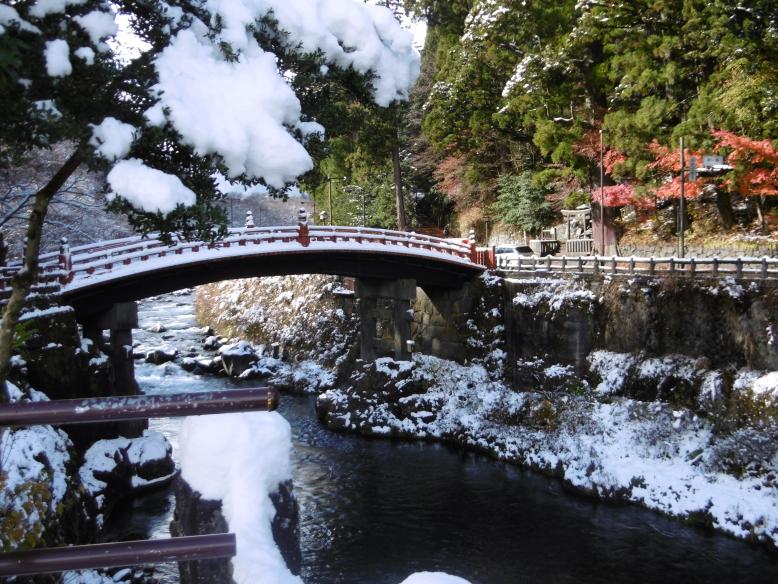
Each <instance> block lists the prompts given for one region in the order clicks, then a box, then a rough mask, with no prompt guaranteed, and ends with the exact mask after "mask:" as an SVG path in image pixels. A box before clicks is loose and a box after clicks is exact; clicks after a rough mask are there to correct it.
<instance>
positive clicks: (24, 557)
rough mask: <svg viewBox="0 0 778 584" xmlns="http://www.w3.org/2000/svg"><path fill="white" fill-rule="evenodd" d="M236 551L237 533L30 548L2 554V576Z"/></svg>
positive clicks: (184, 559) (200, 557)
mask: <svg viewBox="0 0 778 584" xmlns="http://www.w3.org/2000/svg"><path fill="white" fill-rule="evenodd" d="M235 552H236V544H235V534H234V533H218V534H212V535H192V536H185V537H173V538H170V539H156V540H155V539H152V540H142V541H125V542H116V543H98V544H91V545H81V546H73V547H62V548H49V549H39V550H27V551H21V552H9V553H5V554H0V576H1V577H9V576H32V575H35V574H50V573H53V572H66V571H68V570H90V569H95V568H120V567H125V566H138V565H143V564H162V563H166V562H189V561H193V560H210V559H216V558H229V557H233V556H234V555H235Z"/></svg>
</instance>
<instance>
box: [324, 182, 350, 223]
mask: <svg viewBox="0 0 778 584" xmlns="http://www.w3.org/2000/svg"><path fill="white" fill-rule="evenodd" d="M326 180H327V182H328V183H330V184H329V192H328V206H329V210H330V213H329V217H330V225H332V220H333V218H334V214H333V212H332V181H340V182H346V181H347V180H348V177H346V176H344V177H343V178H334V177H332V176H328V177H327V179H326Z"/></svg>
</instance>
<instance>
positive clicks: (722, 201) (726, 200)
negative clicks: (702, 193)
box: [716, 189, 735, 230]
mask: <svg viewBox="0 0 778 584" xmlns="http://www.w3.org/2000/svg"><path fill="white" fill-rule="evenodd" d="M716 208H717V209H718V211H719V218H720V219H721V224H722V225H723V227H724V229H726V230H729V229H730V228H731V227H732V226H733V225H734V224H735V212H734V211H733V210H732V198H731V197H730V196H729V191H727V190H726V189H716Z"/></svg>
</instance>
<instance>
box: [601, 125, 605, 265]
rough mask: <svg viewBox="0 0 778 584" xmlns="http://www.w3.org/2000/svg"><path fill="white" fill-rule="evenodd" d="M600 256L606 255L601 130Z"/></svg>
mask: <svg viewBox="0 0 778 584" xmlns="http://www.w3.org/2000/svg"><path fill="white" fill-rule="evenodd" d="M600 254H601V255H605V144H604V142H603V136H602V129H601V130H600Z"/></svg>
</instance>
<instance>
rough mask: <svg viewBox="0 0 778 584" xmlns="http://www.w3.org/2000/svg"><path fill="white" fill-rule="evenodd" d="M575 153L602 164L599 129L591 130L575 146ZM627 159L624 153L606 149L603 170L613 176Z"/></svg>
mask: <svg viewBox="0 0 778 584" xmlns="http://www.w3.org/2000/svg"><path fill="white" fill-rule="evenodd" d="M573 151H574V152H575V153H576V154H579V155H581V156H583V157H584V158H587V159H589V160H591V161H592V162H595V163H597V164H599V163H600V131H599V130H597V129H594V130H589V131H588V132H586V133H585V134H584V135H583V137H582V138H581V139H580V140H579V141H578V142H577V143H576V144H574V145H573ZM626 160H627V157H626V156H625V155H624V153H623V152H621V151H619V150H615V149H613V148H608V147H607V146H606V147H605V152H604V153H603V168H604V169H605V173H606V174H613V171H614V170H615V168H616V166H617V165H618V164H622V163H624V162H626Z"/></svg>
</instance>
